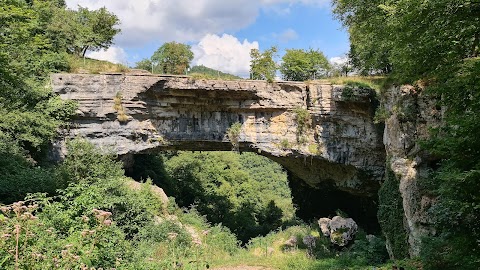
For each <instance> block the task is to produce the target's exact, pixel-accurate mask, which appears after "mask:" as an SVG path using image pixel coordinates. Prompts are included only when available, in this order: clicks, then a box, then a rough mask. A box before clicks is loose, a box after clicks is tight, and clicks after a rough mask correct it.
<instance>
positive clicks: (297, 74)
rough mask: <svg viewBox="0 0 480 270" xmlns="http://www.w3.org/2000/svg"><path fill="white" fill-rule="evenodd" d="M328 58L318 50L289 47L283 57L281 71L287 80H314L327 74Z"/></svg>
mask: <svg viewBox="0 0 480 270" xmlns="http://www.w3.org/2000/svg"><path fill="white" fill-rule="evenodd" d="M329 69H330V65H329V63H328V60H327V58H326V57H325V55H323V53H322V52H320V51H318V50H313V49H310V50H308V51H307V50H303V49H288V50H287V52H286V53H285V55H284V56H283V57H282V64H281V65H280V72H281V73H282V75H283V79H284V80H287V81H306V80H314V79H316V78H320V77H322V76H326V75H327V71H328V70H329Z"/></svg>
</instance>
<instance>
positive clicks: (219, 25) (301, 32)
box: [66, 0, 349, 77]
mask: <svg viewBox="0 0 480 270" xmlns="http://www.w3.org/2000/svg"><path fill="white" fill-rule="evenodd" d="M66 3H67V5H68V7H69V8H72V9H76V8H77V7H78V5H80V6H82V7H87V8H89V9H98V8H101V7H106V8H107V9H108V10H109V11H110V12H112V13H114V14H116V15H117V16H118V18H119V19H120V25H119V28H120V29H121V33H120V34H118V35H117V36H116V37H115V40H114V43H115V44H114V45H113V46H112V47H110V48H109V49H108V50H106V51H98V52H89V53H87V56H88V57H91V58H96V59H101V60H108V61H111V62H116V63H123V64H126V65H128V66H134V65H135V63H136V62H138V61H140V60H142V59H144V58H150V57H151V56H152V54H153V52H155V50H157V49H158V48H159V47H160V46H161V45H162V44H163V43H165V42H170V41H176V42H182V43H186V44H189V45H191V47H192V51H193V52H194V55H195V58H194V60H193V62H192V65H204V66H207V67H210V68H214V69H218V70H221V71H223V72H227V73H231V74H235V75H238V76H241V77H248V75H249V65H250V50H251V49H253V48H255V49H260V50H261V51H262V50H265V49H268V48H270V47H271V46H277V47H278V49H279V58H278V59H277V60H278V61H279V60H280V59H281V56H282V55H283V54H284V53H285V49H309V48H312V49H318V50H320V51H322V52H323V53H324V54H325V56H327V58H329V59H330V60H331V61H333V62H341V61H342V59H344V57H345V55H346V53H347V52H348V49H349V41H348V33H347V32H346V30H345V29H343V28H342V26H341V24H340V23H339V22H338V21H336V20H335V19H334V17H333V15H332V12H331V3H330V0H134V1H132V0H66Z"/></svg>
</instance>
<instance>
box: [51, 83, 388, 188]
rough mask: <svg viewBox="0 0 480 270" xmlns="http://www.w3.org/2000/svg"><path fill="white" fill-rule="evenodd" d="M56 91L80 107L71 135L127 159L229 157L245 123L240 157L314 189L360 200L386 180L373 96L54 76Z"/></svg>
mask: <svg viewBox="0 0 480 270" xmlns="http://www.w3.org/2000/svg"><path fill="white" fill-rule="evenodd" d="M52 85H53V89H54V91H55V92H56V93H58V94H59V95H60V96H61V97H62V98H64V99H72V100H76V101H78V103H79V108H78V112H77V116H76V117H75V119H74V121H73V124H72V125H71V126H70V129H69V130H68V131H65V132H66V134H65V135H66V137H76V136H81V137H85V138H87V139H88V140H89V141H91V142H92V143H94V144H95V145H97V146H99V147H102V148H104V149H108V150H109V151H113V152H115V153H117V154H119V155H123V156H126V157H127V156H128V155H129V154H136V153H145V152H152V151H158V150H168V149H178V150H230V149H231V147H232V146H231V144H230V142H229V140H228V138H227V136H226V131H227V129H228V128H229V127H231V126H232V124H234V123H235V122H240V123H241V124H242V128H241V132H240V135H239V138H238V139H239V143H240V150H241V151H255V152H258V153H260V154H262V155H265V156H267V157H269V158H271V159H273V160H275V161H277V162H278V163H280V164H282V165H283V166H284V167H285V168H287V169H288V170H289V171H291V173H293V174H295V175H297V176H298V177H300V178H301V179H303V180H304V181H306V182H307V183H309V184H310V185H311V186H316V185H317V184H318V183H321V182H324V181H329V182H331V183H333V184H334V185H335V186H336V187H338V188H339V189H342V190H345V191H348V192H351V193H353V194H358V195H374V194H375V193H376V191H377V190H378V187H379V183H380V180H381V179H382V177H383V175H384V163H385V151H384V146H383V144H382V135H381V133H382V131H381V130H378V127H377V126H376V125H375V124H374V123H373V120H372V118H373V112H374V108H373V106H374V102H373V101H374V94H373V93H372V91H368V90H362V89H351V88H348V89H345V88H344V87H342V86H335V85H331V84H328V83H319V82H313V83H309V84H305V83H295V82H276V83H267V82H264V81H248V80H238V81H219V80H196V79H193V78H190V77H181V76H153V75H145V74H130V75H129V74H101V75H88V74H55V75H53V76H52ZM297 108H303V109H307V110H308V121H307V125H308V126H307V127H299V125H298V122H299V121H298V119H297V114H296V113H295V111H296V109H297ZM59 149H61V147H59ZM127 160H128V158H127Z"/></svg>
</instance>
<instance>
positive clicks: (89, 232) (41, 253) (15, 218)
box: [0, 140, 238, 269]
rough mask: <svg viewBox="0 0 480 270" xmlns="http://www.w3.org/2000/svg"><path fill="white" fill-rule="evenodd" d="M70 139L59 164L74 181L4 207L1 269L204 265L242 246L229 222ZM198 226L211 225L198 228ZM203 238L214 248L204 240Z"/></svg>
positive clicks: (0, 230)
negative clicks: (206, 215) (183, 204)
mask: <svg viewBox="0 0 480 270" xmlns="http://www.w3.org/2000/svg"><path fill="white" fill-rule="evenodd" d="M68 147H69V149H68V150H69V155H68V157H67V158H66V160H65V162H64V163H63V164H62V165H60V166H59V167H58V168H57V171H58V172H60V175H61V176H59V177H62V178H63V179H64V180H65V181H66V182H67V183H68V187H66V188H65V189H63V190H60V191H59V194H58V196H56V197H45V195H44V194H35V195H32V196H30V197H29V198H27V200H25V201H20V202H16V203H13V204H11V205H7V206H3V207H2V208H1V213H0V233H1V235H2V237H1V238H0V267H1V268H2V269H82V268H85V267H86V268H88V269H92V267H93V268H95V269H98V268H100V267H102V268H116V269H173V268H175V267H176V265H179V264H184V265H188V266H190V268H197V269H198V268H199V267H202V268H204V267H205V265H206V264H208V260H211V259H212V258H216V257H218V256H220V257H223V256H229V254H232V253H234V252H235V251H237V249H238V245H237V240H236V238H235V237H234V236H233V235H232V234H231V233H230V232H229V231H228V230H226V229H224V228H222V227H219V226H217V227H211V226H209V225H208V224H207V223H206V222H205V220H204V219H203V218H201V217H200V216H198V214H196V212H195V211H192V212H191V213H183V212H182V211H180V210H179V209H177V208H175V207H174V206H170V205H165V204H164V202H162V200H161V199H160V198H159V196H158V195H157V194H156V193H155V192H154V191H153V190H152V188H151V185H150V184H148V183H147V184H132V183H135V182H134V181H132V180H130V179H128V178H126V177H125V176H124V175H123V170H122V169H121V167H122V165H121V164H120V163H118V162H115V161H114V160H113V159H112V157H110V156H108V155H102V154H100V153H99V152H98V151H97V150H96V149H95V148H94V147H93V146H92V145H90V144H88V143H87V142H85V141H83V140H74V141H71V142H70V143H69V145H68ZM138 185H140V186H141V187H140V188H133V187H135V186H138ZM169 209H170V211H171V212H169ZM171 214H176V217H178V218H179V219H180V221H181V222H182V223H183V224H182V223H179V222H178V221H175V220H171V219H168V218H167V217H168V216H169V215H171ZM185 226H189V228H191V229H189V230H190V231H188V230H187V229H186V227H185ZM198 230H208V233H207V234H204V235H202V236H201V237H200V236H199V235H201V234H200V232H198V233H195V234H193V233H192V231H198ZM202 241H208V242H209V243H210V244H212V245H215V248H214V249H208V248H207V246H205V245H203V246H201V247H200V245H201V243H202ZM200 256H202V257H200ZM200 258H202V260H200ZM187 269H188V268H187Z"/></svg>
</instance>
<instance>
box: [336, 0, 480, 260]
mask: <svg viewBox="0 0 480 270" xmlns="http://www.w3.org/2000/svg"><path fill="white" fill-rule="evenodd" d="M334 8H335V13H336V14H337V16H338V17H339V18H340V19H341V20H342V22H343V23H344V25H345V26H347V27H348V28H349V32H350V40H351V45H352V46H351V52H350V53H351V57H352V59H353V60H354V61H353V63H354V65H355V66H356V67H357V68H359V69H362V70H364V71H366V72H370V71H380V70H381V71H383V72H385V73H391V74H392V77H393V78H395V80H396V82H397V83H404V82H407V83H414V82H415V81H417V80H422V83H421V85H423V86H426V89H425V90H426V91H427V93H430V94H431V95H432V96H437V97H439V102H440V105H441V106H442V107H443V111H444V114H443V115H444V122H443V125H442V126H441V127H439V128H437V129H436V130H434V132H433V133H432V139H431V140H430V141H429V142H426V143H425V146H426V149H427V150H429V151H430V152H432V153H433V154H435V156H436V157H437V158H438V159H439V162H438V166H436V167H438V169H437V170H435V172H434V173H433V174H432V177H431V178H432V179H430V180H431V181H430V182H431V185H430V186H429V189H430V190H429V191H428V192H430V193H432V194H435V195H437V196H438V202H437V203H436V204H435V206H434V207H433V208H432V211H431V214H433V217H434V218H435V220H436V222H435V227H436V231H437V235H436V236H435V237H430V238H428V239H425V240H424V241H423V243H424V247H423V248H422V259H423V261H424V263H425V267H426V268H427V269H459V268H462V269H478V268H479V267H480V256H479V255H478V254H480V253H479V252H480V246H479V243H480V242H479V239H480V231H479V228H480V226H479V224H478V220H480V189H479V188H478V184H479V183H480V173H479V169H480V155H479V154H480V152H479V151H480V144H479V143H480V140H479V138H478V134H479V131H480V121H479V119H480V105H479V104H480V96H479V93H480V88H479V85H480V81H479V80H480V79H479V78H480V59H479V58H478V56H479V52H480V16H479V14H480V3H479V2H478V1H457V0H438V1H428V0H422V1H417V0H415V1H414V0H391V1H383V0H382V1H369V2H368V3H367V2H365V1H357V0H335V1H334Z"/></svg>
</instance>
